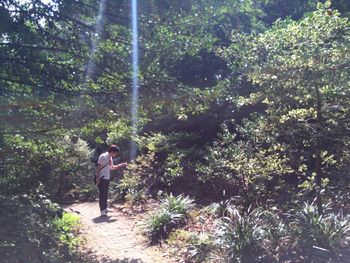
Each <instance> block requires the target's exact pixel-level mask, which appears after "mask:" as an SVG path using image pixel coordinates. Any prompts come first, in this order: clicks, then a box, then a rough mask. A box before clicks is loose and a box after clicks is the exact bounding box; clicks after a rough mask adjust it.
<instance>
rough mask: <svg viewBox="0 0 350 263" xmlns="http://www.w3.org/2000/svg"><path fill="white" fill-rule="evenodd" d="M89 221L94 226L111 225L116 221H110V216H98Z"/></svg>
mask: <svg viewBox="0 0 350 263" xmlns="http://www.w3.org/2000/svg"><path fill="white" fill-rule="evenodd" d="M91 221H92V222H94V223H95V224H99V223H113V222H115V221H117V219H112V217H110V216H98V217H95V218H93V219H91Z"/></svg>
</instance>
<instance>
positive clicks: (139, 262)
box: [65, 202, 172, 263]
mask: <svg viewBox="0 0 350 263" xmlns="http://www.w3.org/2000/svg"><path fill="white" fill-rule="evenodd" d="M119 209H120V208H119ZM119 209H118V208H116V207H110V208H109V213H108V216H104V217H101V216H100V213H99V207H98V202H86V203H75V204H71V205H68V206H66V207H65V210H66V211H67V212H75V213H77V214H78V215H79V216H80V218H81V235H82V237H83V239H84V242H83V245H82V252H84V254H86V255H88V257H89V258H90V259H91V260H92V261H93V262H99V263H170V262H172V261H171V260H170V259H169V258H168V257H167V256H166V254H165V253H164V252H163V251H162V250H161V248H159V247H155V246H149V243H148V241H147V240H146V238H145V237H144V236H142V234H141V229H140V226H139V225H138V224H139V222H140V220H141V218H140V216H139V215H130V216H126V215H125V214H124V213H122V212H121V211H120V210H119Z"/></svg>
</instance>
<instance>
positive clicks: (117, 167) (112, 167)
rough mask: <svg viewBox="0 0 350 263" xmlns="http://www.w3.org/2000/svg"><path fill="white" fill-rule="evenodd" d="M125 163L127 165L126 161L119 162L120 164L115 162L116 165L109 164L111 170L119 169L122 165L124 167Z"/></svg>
mask: <svg viewBox="0 0 350 263" xmlns="http://www.w3.org/2000/svg"><path fill="white" fill-rule="evenodd" d="M127 165H128V163H120V164H117V165H114V164H112V165H111V170H118V169H120V168H122V167H125V166H127Z"/></svg>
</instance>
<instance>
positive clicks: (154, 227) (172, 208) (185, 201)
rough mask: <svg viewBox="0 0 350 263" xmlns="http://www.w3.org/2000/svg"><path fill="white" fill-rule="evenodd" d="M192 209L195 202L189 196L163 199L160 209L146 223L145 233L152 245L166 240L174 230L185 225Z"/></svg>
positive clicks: (171, 196)
mask: <svg viewBox="0 0 350 263" xmlns="http://www.w3.org/2000/svg"><path fill="white" fill-rule="evenodd" d="M192 207H193V200H192V199H190V198H189V197H188V196H187V197H183V196H181V195H179V196H173V195H172V194H170V195H167V196H165V197H164V198H162V199H161V201H160V205H159V207H158V208H157V209H156V210H155V211H153V212H152V213H151V214H150V215H149V216H148V218H147V219H146V220H145V222H144V228H145V233H146V235H147V237H148V238H149V240H150V241H151V243H155V242H159V241H160V240H161V239H164V238H166V237H167V236H168V234H169V232H170V231H171V230H172V229H173V228H175V227H176V226H179V225H181V224H183V223H184V222H185V219H186V216H187V213H188V211H189V209H191V208H192Z"/></svg>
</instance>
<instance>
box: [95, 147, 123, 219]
mask: <svg viewBox="0 0 350 263" xmlns="http://www.w3.org/2000/svg"><path fill="white" fill-rule="evenodd" d="M119 152H120V149H119V147H118V146H117V145H114V144H112V145H111V146H109V148H108V152H105V153H102V154H101V155H100V157H99V158H98V165H97V171H96V185H97V186H98V191H99V196H98V198H99V204H100V211H101V216H106V215H107V196H108V187H109V180H110V178H111V176H110V172H111V170H117V169H120V168H122V167H124V166H126V165H127V163H121V164H118V165H113V158H115V157H117V155H118V154H119Z"/></svg>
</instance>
